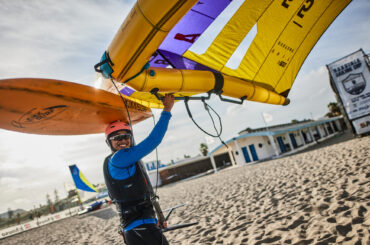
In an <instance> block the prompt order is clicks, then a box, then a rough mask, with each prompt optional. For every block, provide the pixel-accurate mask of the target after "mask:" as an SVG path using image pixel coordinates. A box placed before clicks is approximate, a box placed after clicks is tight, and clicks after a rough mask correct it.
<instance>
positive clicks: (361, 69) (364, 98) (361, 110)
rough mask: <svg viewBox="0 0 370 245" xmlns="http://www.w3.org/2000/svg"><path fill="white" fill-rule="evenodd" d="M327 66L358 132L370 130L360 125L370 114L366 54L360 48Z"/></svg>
mask: <svg viewBox="0 0 370 245" xmlns="http://www.w3.org/2000/svg"><path fill="white" fill-rule="evenodd" d="M327 67H328V69H329V72H330V75H331V78H332V81H333V83H334V86H335V87H336V91H337V93H338V96H339V97H340V98H341V101H342V104H343V107H344V109H345V111H346V114H347V117H348V119H349V120H351V121H352V123H353V125H354V127H355V129H356V133H357V134H363V133H366V132H369V131H370V127H365V128H361V127H360V125H361V123H363V121H364V120H365V119H364V117H365V118H366V116H368V115H370V71H369V67H368V64H367V62H366V54H365V53H364V51H363V50H362V49H360V50H359V51H357V52H355V53H353V54H350V55H348V56H346V57H344V58H342V59H340V60H337V61H335V62H333V63H331V64H329V65H327ZM362 119H363V120H362ZM365 121H366V120H365ZM355 125H357V126H355ZM358 130H359V131H358ZM360 131H361V133H360Z"/></svg>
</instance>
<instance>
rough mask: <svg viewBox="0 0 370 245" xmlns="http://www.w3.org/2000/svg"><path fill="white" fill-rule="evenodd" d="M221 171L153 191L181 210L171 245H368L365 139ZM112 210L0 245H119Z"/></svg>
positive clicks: (369, 141) (369, 140) (369, 186)
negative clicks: (183, 225) (189, 224)
mask: <svg viewBox="0 0 370 245" xmlns="http://www.w3.org/2000/svg"><path fill="white" fill-rule="evenodd" d="M320 144H322V146H323V147H321V148H318V149H314V150H311V151H305V152H304V153H298V154H295V155H292V156H289V157H284V158H281V159H276V160H271V161H267V162H262V163H258V164H255V165H250V166H242V167H235V168H229V169H225V170H223V171H220V172H218V173H216V174H211V175H208V176H205V177H202V178H198V179H193V180H189V181H184V182H180V183H176V184H173V185H170V186H165V187H162V188H159V189H158V194H159V196H160V203H161V204H162V208H163V209H165V208H168V207H171V206H175V205H177V204H181V203H187V204H188V205H187V206H186V207H182V208H179V209H177V210H176V211H175V212H174V213H173V214H172V216H171V218H170V221H169V223H170V225H171V224H176V223H184V222H191V221H199V225H197V226H193V227H190V228H185V229H182V230H177V231H171V232H168V233H166V237H167V239H168V240H169V242H170V244H330V243H332V244H356V245H360V244H362V245H365V244H370V242H369V241H370V232H369V230H370V157H369V152H370V137H364V138H356V139H351V140H348V141H345V142H342V143H338V144H332V145H328V146H326V147H325V143H320ZM117 227H118V216H117V215H116V212H115V207H108V208H105V209H102V210H99V211H97V212H95V213H91V214H86V215H83V216H79V217H77V216H76V217H72V218H68V219H65V220H62V221H59V222H57V223H53V224H50V225H47V226H44V227H40V228H38V229H34V230H30V231H28V232H24V233H22V234H19V235H14V236H12V237H9V238H6V239H4V240H1V241H0V243H1V244H2V245H8V244H27V245H31V244H35V245H42V244H123V241H122V238H121V237H120V235H119V234H118V233H117Z"/></svg>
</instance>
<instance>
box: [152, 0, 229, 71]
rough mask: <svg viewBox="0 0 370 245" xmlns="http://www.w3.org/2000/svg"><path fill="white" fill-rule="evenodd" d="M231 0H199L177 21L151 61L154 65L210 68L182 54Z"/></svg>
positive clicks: (193, 68) (179, 67) (199, 68)
mask: <svg viewBox="0 0 370 245" xmlns="http://www.w3.org/2000/svg"><path fill="white" fill-rule="evenodd" d="M230 2H231V0H199V2H198V3H197V4H195V5H194V7H193V8H192V9H191V10H190V11H189V12H188V13H187V14H186V15H185V16H184V17H183V18H182V19H181V20H180V21H179V23H177V25H176V26H175V27H174V28H173V29H172V30H171V31H170V32H169V34H168V35H167V37H166V38H165V40H164V41H163V42H162V44H161V45H160V47H159V49H158V51H159V52H157V53H156V55H155V56H153V57H152V59H151V61H150V66H152V67H167V66H168V65H171V66H173V67H175V68H178V69H192V70H209V68H207V67H205V66H203V65H200V64H198V63H196V62H194V61H191V60H188V59H186V58H183V57H182V55H183V54H184V53H185V51H186V50H188V49H189V48H190V46H191V45H192V44H193V43H194V42H195V41H196V40H197V39H198V38H199V36H200V35H201V34H202V33H203V32H204V31H205V30H206V29H207V28H208V26H209V25H210V24H211V23H212V22H213V21H214V20H215V19H216V18H217V16H218V15H219V14H220V13H221V12H222V11H223V10H224V9H225V8H226V7H227V5H229V3H230Z"/></svg>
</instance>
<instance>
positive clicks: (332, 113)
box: [326, 102, 342, 117]
mask: <svg viewBox="0 0 370 245" xmlns="http://www.w3.org/2000/svg"><path fill="white" fill-rule="evenodd" d="M328 108H329V112H328V113H326V116H327V117H337V116H340V115H342V113H341V112H340V109H339V106H338V103H336V102H330V103H329V104H328Z"/></svg>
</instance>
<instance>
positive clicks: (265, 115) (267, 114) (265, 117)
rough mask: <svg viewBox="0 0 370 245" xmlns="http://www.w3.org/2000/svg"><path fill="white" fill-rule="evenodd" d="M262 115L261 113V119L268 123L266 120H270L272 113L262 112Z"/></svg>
mask: <svg viewBox="0 0 370 245" xmlns="http://www.w3.org/2000/svg"><path fill="white" fill-rule="evenodd" d="M262 115H263V119H264V120H265V122H267V123H268V122H271V121H272V115H271V114H269V113H266V112H264V113H262Z"/></svg>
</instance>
